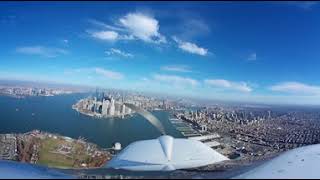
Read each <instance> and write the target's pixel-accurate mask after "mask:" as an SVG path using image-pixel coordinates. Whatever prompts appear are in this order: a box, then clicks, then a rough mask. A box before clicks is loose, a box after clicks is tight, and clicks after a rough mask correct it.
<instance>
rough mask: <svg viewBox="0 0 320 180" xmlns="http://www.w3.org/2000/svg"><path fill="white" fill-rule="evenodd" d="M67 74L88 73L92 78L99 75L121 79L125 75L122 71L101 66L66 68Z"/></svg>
mask: <svg viewBox="0 0 320 180" xmlns="http://www.w3.org/2000/svg"><path fill="white" fill-rule="evenodd" d="M64 74H65V75H68V76H69V75H77V76H79V75H86V76H90V77H91V78H93V77H97V75H99V76H102V77H104V78H107V79H111V80H119V79H123V78H124V75H123V74H122V73H120V72H116V71H111V70H108V69H104V68H100V67H88V68H76V69H67V70H64Z"/></svg>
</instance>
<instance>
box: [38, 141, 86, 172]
mask: <svg viewBox="0 0 320 180" xmlns="http://www.w3.org/2000/svg"><path fill="white" fill-rule="evenodd" d="M63 144H64V145H72V146H73V148H72V151H71V152H72V153H70V155H63V154H56V153H53V152H55V151H57V149H58V148H59V147H60V146H62V145H63ZM88 158H89V156H88V155H86V154H85V153H84V149H83V147H82V146H81V145H80V144H78V143H69V142H67V141H65V140H63V139H53V138H46V139H44V140H41V148H40V152H39V160H38V163H39V164H43V165H46V166H50V167H57V168H73V167H75V168H76V167H79V163H76V164H75V160H78V161H86V160H87V159H88Z"/></svg>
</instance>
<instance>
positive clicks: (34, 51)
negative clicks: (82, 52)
mask: <svg viewBox="0 0 320 180" xmlns="http://www.w3.org/2000/svg"><path fill="white" fill-rule="evenodd" d="M16 52H18V53H22V54H29V55H39V56H43V57H47V58H53V57H57V56H59V55H64V54H67V53H68V51H66V50H64V49H60V48H50V47H44V46H25V47H18V48H17V49H16Z"/></svg>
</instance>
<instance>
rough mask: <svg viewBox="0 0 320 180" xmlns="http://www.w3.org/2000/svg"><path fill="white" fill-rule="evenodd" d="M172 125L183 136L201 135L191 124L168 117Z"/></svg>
mask: <svg viewBox="0 0 320 180" xmlns="http://www.w3.org/2000/svg"><path fill="white" fill-rule="evenodd" d="M170 121H171V123H172V125H173V126H174V127H175V128H176V129H177V130H178V131H179V132H180V133H181V134H182V135H183V136H184V137H187V138H188V137H195V136H201V134H200V133H199V132H198V131H197V130H195V129H194V128H193V127H192V125H191V124H189V123H187V122H185V121H183V120H182V119H178V118H170Z"/></svg>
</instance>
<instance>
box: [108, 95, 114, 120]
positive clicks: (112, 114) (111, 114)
mask: <svg viewBox="0 0 320 180" xmlns="http://www.w3.org/2000/svg"><path fill="white" fill-rule="evenodd" d="M109 113H110V114H109V115H110V116H114V114H115V105H114V99H113V98H111V103H110V108H109Z"/></svg>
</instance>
